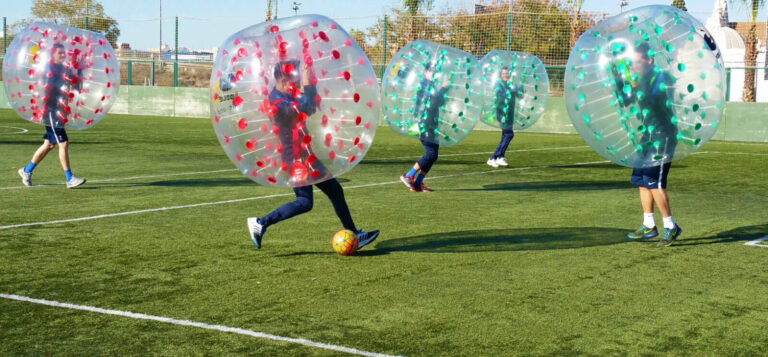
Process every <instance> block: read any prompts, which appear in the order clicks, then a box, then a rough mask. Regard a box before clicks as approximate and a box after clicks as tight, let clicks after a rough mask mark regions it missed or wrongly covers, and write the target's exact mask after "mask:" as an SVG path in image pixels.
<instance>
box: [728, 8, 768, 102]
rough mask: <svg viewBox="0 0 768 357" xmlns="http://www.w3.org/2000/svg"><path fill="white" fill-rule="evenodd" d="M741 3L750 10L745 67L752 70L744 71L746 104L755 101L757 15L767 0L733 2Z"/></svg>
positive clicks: (743, 95) (744, 98)
mask: <svg viewBox="0 0 768 357" xmlns="http://www.w3.org/2000/svg"><path fill="white" fill-rule="evenodd" d="M733 1H739V2H740V3H741V4H742V5H744V6H746V7H747V8H748V9H749V10H750V17H749V19H750V20H749V31H748V32H747V38H746V41H745V42H746V50H745V51H744V66H745V67H752V69H745V70H744V92H743V93H742V96H741V100H743V101H745V102H754V101H755V69H754V67H755V66H757V23H755V20H756V18H757V13H758V11H760V9H761V8H762V7H763V5H765V2H766V0H733Z"/></svg>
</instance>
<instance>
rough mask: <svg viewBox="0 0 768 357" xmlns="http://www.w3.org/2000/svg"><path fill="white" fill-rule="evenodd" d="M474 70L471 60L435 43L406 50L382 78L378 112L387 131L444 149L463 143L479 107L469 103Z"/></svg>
mask: <svg viewBox="0 0 768 357" xmlns="http://www.w3.org/2000/svg"><path fill="white" fill-rule="evenodd" d="M476 64H477V59H476V58H475V56H473V55H472V54H470V53H468V52H464V51H462V50H459V49H456V48H453V47H449V46H445V45H442V44H439V43H435V42H431V41H426V40H415V41H412V42H410V43H408V44H407V45H405V46H404V47H403V48H402V49H400V51H398V52H397V54H396V55H395V56H394V57H393V58H392V60H391V61H390V62H389V64H388V65H387V68H386V69H385V71H384V77H383V78H382V99H381V101H382V110H383V112H384V119H385V120H386V121H387V124H388V125H389V127H390V128H391V129H392V130H394V131H395V132H398V133H400V134H402V135H406V136H411V137H415V138H419V139H421V140H425V141H428V142H432V143H436V144H439V145H445V146H451V145H455V144H456V143H458V142H459V141H461V140H462V139H464V138H465V137H466V136H467V135H468V134H469V132H470V131H472V128H474V127H475V123H477V118H478V117H479V115H480V106H479V105H478V104H477V103H473V102H472V101H471V100H470V95H471V93H472V89H471V88H470V86H471V83H472V78H473V76H474V75H475V74H474V73H473V71H475V70H476Z"/></svg>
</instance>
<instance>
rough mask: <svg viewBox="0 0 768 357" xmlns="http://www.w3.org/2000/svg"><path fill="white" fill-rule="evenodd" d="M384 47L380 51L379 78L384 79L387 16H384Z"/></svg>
mask: <svg viewBox="0 0 768 357" xmlns="http://www.w3.org/2000/svg"><path fill="white" fill-rule="evenodd" d="M382 34H383V36H384V46H383V47H382V49H381V78H382V79H384V69H386V68H387V15H384V31H382Z"/></svg>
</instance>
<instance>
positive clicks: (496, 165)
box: [485, 159, 499, 167]
mask: <svg viewBox="0 0 768 357" xmlns="http://www.w3.org/2000/svg"><path fill="white" fill-rule="evenodd" d="M485 164H486V165H488V166H491V167H499V164H498V163H497V162H496V159H488V161H486V162H485Z"/></svg>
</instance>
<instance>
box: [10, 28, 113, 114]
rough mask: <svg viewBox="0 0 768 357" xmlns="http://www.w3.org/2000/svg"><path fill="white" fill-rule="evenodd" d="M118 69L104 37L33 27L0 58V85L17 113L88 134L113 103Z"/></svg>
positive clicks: (23, 31) (90, 33)
mask: <svg viewBox="0 0 768 357" xmlns="http://www.w3.org/2000/svg"><path fill="white" fill-rule="evenodd" d="M119 84H120V68H119V67H118V62H117V57H116V56H115V51H114V50H113V49H112V45H111V44H110V43H109V41H107V39H106V38H105V37H104V35H102V34H100V33H97V32H93V31H87V30H83V29H79V28H75V27H69V26H62V25H57V24H52V23H45V22H35V23H32V24H31V25H28V26H27V27H25V28H24V29H23V30H22V31H21V32H19V33H18V34H17V35H16V37H15V38H14V39H13V41H11V44H10V45H9V46H8V48H7V50H6V52H5V57H4V58H3V85H4V86H5V93H6V95H7V96H8V102H9V103H10V104H11V107H13V109H14V110H16V113H18V114H19V115H20V116H21V117H22V118H24V119H26V120H29V121H31V122H33V123H38V124H43V125H46V126H51V127H57V128H67V129H70V128H71V129H87V128H90V127H91V126H93V125H95V124H96V123H97V122H98V121H99V120H101V119H102V118H103V117H104V115H106V114H107V112H108V111H109V108H110V107H111V106H112V103H114V101H115V99H116V98H117V90H118V86H119Z"/></svg>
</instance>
